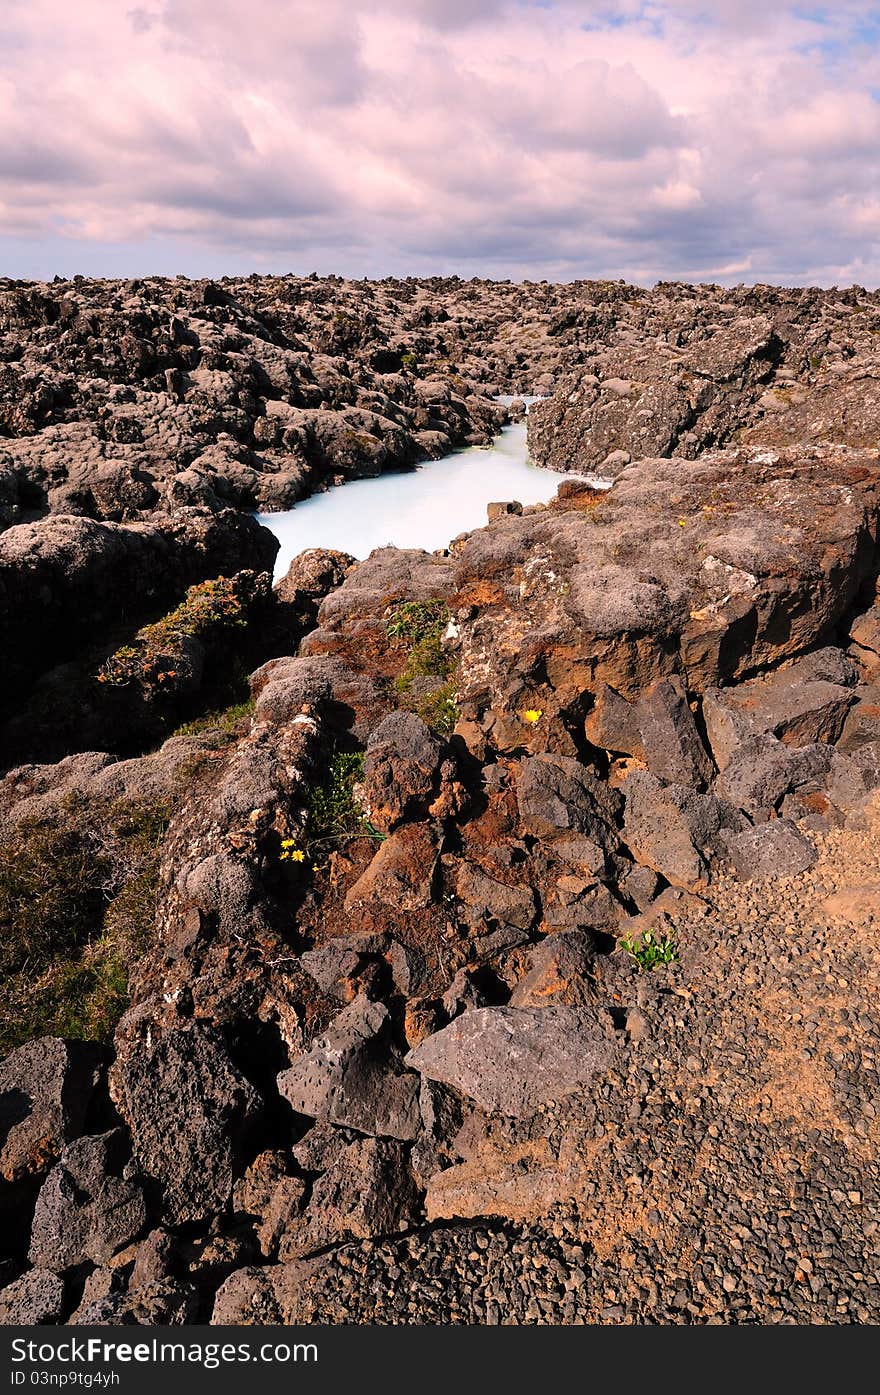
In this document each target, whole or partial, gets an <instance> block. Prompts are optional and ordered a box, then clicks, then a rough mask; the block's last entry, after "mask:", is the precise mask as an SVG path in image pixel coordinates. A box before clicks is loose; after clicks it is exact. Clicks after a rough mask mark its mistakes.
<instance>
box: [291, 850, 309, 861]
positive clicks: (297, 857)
mask: <svg viewBox="0 0 880 1395" xmlns="http://www.w3.org/2000/svg"><path fill="white" fill-rule="evenodd" d="M290 856H291V858H292V860H293V861H294V862H305V860H306V855H305V853H304V852H303V850H302V848H294V850H293V852H292V853H291V854H290Z"/></svg>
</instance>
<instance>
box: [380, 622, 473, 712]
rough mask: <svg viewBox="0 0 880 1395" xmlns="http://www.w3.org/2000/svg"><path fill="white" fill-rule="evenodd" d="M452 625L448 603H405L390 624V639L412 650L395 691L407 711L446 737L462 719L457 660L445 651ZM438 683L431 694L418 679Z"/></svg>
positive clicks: (431, 687) (431, 688) (388, 630)
mask: <svg viewBox="0 0 880 1395" xmlns="http://www.w3.org/2000/svg"><path fill="white" fill-rule="evenodd" d="M448 624H449V607H448V606H447V605H446V602H445V601H442V600H439V599H434V600H428V601H405V602H403V603H402V604H400V605H398V606H396V607H395V609H394V610H393V612H392V614H391V617H390V619H389V620H388V622H387V624H386V627H385V629H386V633H387V635H388V637H389V639H395V640H398V641H402V642H403V643H404V644H406V645H407V646H408V652H407V655H406V660H405V663H404V666H403V668H402V670H401V672H400V673H399V675H398V676H397V678H396V679H395V680H394V689H395V692H396V693H397V695H398V698H399V700H400V702H401V705H402V706H403V707H406V708H408V709H409V710H410V711H412V712H417V713H418V715H419V716H420V717H421V719H422V721H423V722H427V724H428V726H430V727H433V728H434V729H435V730H436V731H439V732H440V733H441V735H443V736H449V735H451V733H452V731H453V728H454V727H455V724H456V722H457V721H458V718H459V710H458V704H457V703H456V701H455V682H454V680H453V677H452V675H453V673H454V671H455V660H454V659H453V657H452V655H451V654H449V653H448V652H447V651H446V650H445V649H444V648H443V634H444V631H445V629H446V627H447V625H448ZM423 678H427V679H431V678H433V679H436V680H438V681H437V682H436V683H435V684H434V685H433V686H430V687H429V688H428V690H427V691H420V689H422V688H423V685H421V684H418V683H417V682H416V680H417V679H423Z"/></svg>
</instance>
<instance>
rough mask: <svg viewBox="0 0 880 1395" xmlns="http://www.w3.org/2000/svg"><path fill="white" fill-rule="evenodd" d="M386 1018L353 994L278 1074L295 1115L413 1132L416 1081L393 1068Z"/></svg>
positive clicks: (372, 1130)
mask: <svg viewBox="0 0 880 1395" xmlns="http://www.w3.org/2000/svg"><path fill="white" fill-rule="evenodd" d="M389 1028H390V1018H389V1015H388V1010H387V1008H385V1007H383V1006H382V1005H381V1003H371V1002H369V1001H368V1000H367V999H366V998H364V997H359V998H356V999H355V1001H354V1002H353V1003H351V1004H350V1005H349V1006H348V1007H347V1008H344V1009H343V1011H342V1012H341V1013H340V1014H339V1015H338V1017H335V1018H334V1019H333V1021H332V1023H331V1024H330V1026H329V1028H328V1029H327V1031H326V1032H325V1033H324V1035H323V1036H322V1037H319V1038H318V1040H317V1041H315V1042H313V1043H312V1046H311V1047H310V1049H309V1050H308V1052H306V1054H305V1055H304V1056H301V1057H300V1058H299V1059H298V1060H296V1061H294V1063H293V1065H292V1066H291V1067H290V1069H289V1070H286V1071H282V1073H281V1074H280V1075H279V1077H278V1089H279V1091H280V1092H281V1095H282V1096H283V1098H284V1099H286V1100H287V1102H288V1104H289V1105H290V1106H291V1108H293V1109H294V1110H296V1112H297V1114H305V1115H306V1116H307V1117H309V1118H312V1119H326V1120H329V1121H330V1122H331V1123H334V1124H338V1125H342V1126H343V1127H346V1128H351V1129H357V1130H358V1132H359V1133H365V1134H371V1135H374V1136H377V1137H383V1136H384V1137H388V1138H398V1139H401V1140H404V1141H405V1140H411V1139H413V1138H415V1137H416V1134H417V1133H418V1131H419V1126H420V1121H419V1105H418V1095H419V1082H418V1079H417V1077H416V1076H415V1075H412V1074H409V1073H407V1072H404V1071H401V1070H400V1069H399V1067H398V1069H395V1066H397V1062H396V1061H395V1059H394V1055H393V1052H392V1048H391V1044H390V1041H389Z"/></svg>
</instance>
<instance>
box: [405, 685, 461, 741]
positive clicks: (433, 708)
mask: <svg viewBox="0 0 880 1395" xmlns="http://www.w3.org/2000/svg"><path fill="white" fill-rule="evenodd" d="M414 706H415V711H416V712H417V713H418V715H419V716H420V717H421V719H422V721H423V722H426V723H427V725H428V726H429V727H433V728H434V730H435V731H438V732H439V733H440V735H441V736H451V735H452V733H453V731H454V730H455V727H456V723H457V722H458V719H459V717H460V716H461V712H460V710H459V706H458V703H457V701H456V697H455V682H454V680H450V681H449V682H448V683H444V684H442V685H441V687H439V688H435V689H434V691H433V692H431V693H424V694H423V695H422V696H421V697H420V698H417V699H416V701H415V704H414Z"/></svg>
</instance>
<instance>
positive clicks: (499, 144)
mask: <svg viewBox="0 0 880 1395" xmlns="http://www.w3.org/2000/svg"><path fill="white" fill-rule="evenodd" d="M4 10H5V13H4V18H3V20H2V21H0V39H2V40H4V42H3V46H2V50H0V233H6V234H7V235H9V236H13V235H16V236H22V235H24V234H25V233H26V234H27V235H28V236H29V237H31V238H32V239H33V238H36V239H39V238H40V237H41V236H42V237H46V238H49V237H53V238H55V239H57V237H58V236H59V234H60V235H62V236H64V237H70V238H74V239H80V240H83V239H84V240H87V241H95V242H101V241H107V242H117V243H118V242H125V241H126V240H132V241H133V242H134V241H137V242H138V243H140V244H143V243H145V242H146V243H148V242H149V240H150V239H151V238H153V239H155V238H174V239H178V240H179V241H180V243H181V245H183V244H184V243H187V242H188V243H191V244H192V245H194V246H196V245H202V246H206V245H211V246H213V247H214V248H215V249H217V250H218V252H220V253H222V250H223V249H224V248H226V249H228V252H229V256H230V258H231V259H232V258H234V260H235V267H234V268H233V267H232V264H231V263H230V269H240V268H241V265H242V259H245V260H246V259H248V258H250V259H251V260H252V262H253V264H255V265H256V264H265V263H266V262H267V261H270V262H271V261H275V262H278V261H279V260H280V261H281V262H283V264H284V265H285V266H299V267H300V268H301V269H311V264H322V265H323V266H324V267H326V269H332V268H333V266H334V265H337V266H339V267H340V268H342V269H345V270H347V271H355V272H362V273H366V272H370V273H380V274H381V273H384V272H386V271H389V270H400V271H403V272H406V271H409V270H415V271H420V270H427V269H433V268H434V267H439V268H450V269H451V268H454V267H456V266H460V267H461V269H462V271H463V272H467V273H468V274H470V272H472V271H473V270H476V269H478V268H479V269H485V271H486V272H487V273H488V274H498V275H518V274H527V275H533V276H540V275H576V274H591V273H592V274H604V275H624V276H626V275H631V276H640V277H642V278H643V279H652V278H654V277H660V276H663V277H665V276H670V275H680V276H686V277H687V276H692V277H697V278H700V277H703V276H705V275H718V276H723V277H724V278H725V279H734V280H735V279H738V278H739V275H740V272H739V268H747V269H748V271H749V274H750V275H752V276H754V277H756V278H758V277H766V278H768V279H795V278H797V279H824V280H842V279H859V280H864V281H867V282H869V283H876V282H877V281H880V249H878V242H877V216H876V197H872V196H871V190H876V188H877V187H878V186H880V177H878V176H880V156H878V150H880V140H878V137H880V107H878V103H877V101H876V98H875V95H874V94H875V92H876V90H877V87H878V85H880V65H878V56H877V52H876V46H872V45H871V44H870V43H869V42H866V40H865V33H866V31H865V29H864V26H865V25H866V24H867V23H868V22H869V20H870V17H871V14H872V12H874V11H875V7H873V6H871V5H869V4H863V3H860V0H841V3H840V4H838V5H837V6H836V7H835V9H834V11H833V16H832V18H831V20H830V21H829V18H828V15H827V14H826V15H825V17H824V18H822V16H821V15H820V14H819V12H818V10H817V11H816V13H815V14H812V15H811V14H810V13H809V12H806V11H804V10H797V11H796V10H795V9H794V7H790V6H788V5H782V6H778V5H777V6H772V5H767V4H766V3H763V2H762V3H758V2H757V0H716V2H715V3H711V0H680V3H676V4H670V5H665V4H660V3H654V4H645V3H636V0H617V3H613V0H605V3H595V4H590V3H581V4H577V3H570V4H568V3H564V0H563V2H562V3H559V4H556V5H541V6H538V5H536V4H533V3H530V2H529V0H519V2H517V0H373V2H372V3H362V4H354V5H353V4H351V3H349V0H321V3H318V0H141V3H140V4H139V5H134V6H132V8H130V9H126V8H125V7H122V6H120V7H117V6H113V5H107V3H106V0H79V3H78V4H77V5H76V6H72V5H69V4H62V3H61V0H26V3H25V2H24V0H6V4H5V7H4ZM612 18H613V19H614V20H615V22H614V23H611V22H610V20H611V19H612ZM860 26H861V28H860ZM844 57H845V58H846V62H844ZM305 262H308V263H309V265H305Z"/></svg>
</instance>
